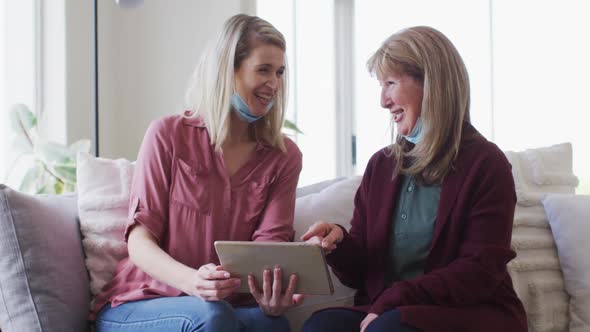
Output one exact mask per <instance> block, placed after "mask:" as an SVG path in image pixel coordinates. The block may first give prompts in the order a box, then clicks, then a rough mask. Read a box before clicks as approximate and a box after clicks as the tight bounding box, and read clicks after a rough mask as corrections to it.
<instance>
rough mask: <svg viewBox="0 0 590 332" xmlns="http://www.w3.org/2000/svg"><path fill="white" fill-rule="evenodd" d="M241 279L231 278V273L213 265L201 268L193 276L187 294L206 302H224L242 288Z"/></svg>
mask: <svg viewBox="0 0 590 332" xmlns="http://www.w3.org/2000/svg"><path fill="white" fill-rule="evenodd" d="M240 283H241V281H240V279H239V278H231V275H230V274H229V272H227V271H224V270H222V268H221V266H220V265H215V264H212V263H209V264H205V265H203V266H201V267H200V268H199V269H198V270H197V271H196V273H195V274H194V275H193V277H192V280H191V284H190V287H189V291H188V292H187V294H189V295H193V296H198V297H200V298H201V299H203V300H204V301H219V300H223V299H224V298H226V297H227V296H229V295H230V294H231V293H233V292H234V291H235V290H236V289H237V288H238V287H239V286H240Z"/></svg>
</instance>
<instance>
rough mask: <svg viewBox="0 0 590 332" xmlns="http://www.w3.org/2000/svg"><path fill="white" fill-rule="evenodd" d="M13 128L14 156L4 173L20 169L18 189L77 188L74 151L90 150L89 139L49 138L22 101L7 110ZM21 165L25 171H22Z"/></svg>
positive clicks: (57, 191)
mask: <svg viewBox="0 0 590 332" xmlns="http://www.w3.org/2000/svg"><path fill="white" fill-rule="evenodd" d="M10 122H11V126H12V129H13V132H14V137H13V141H12V147H13V149H14V150H15V152H16V154H17V157H16V158H15V159H14V161H13V162H12V165H11V167H9V169H8V172H7V174H6V177H7V179H9V178H10V177H11V176H16V174H15V173H16V170H17V169H19V170H20V173H21V178H20V184H19V185H18V189H19V190H20V191H22V192H26V193H31V194H62V193H65V192H72V191H75V189H76V154H77V153H78V152H79V151H83V152H88V151H90V140H87V139H82V140H79V141H76V142H74V143H72V144H71V145H69V146H66V145H63V144H59V143H56V142H52V141H50V140H48V139H46V138H45V137H43V136H42V135H41V132H40V130H39V128H38V123H39V122H38V119H37V117H36V116H35V114H33V112H31V110H30V109H29V108H28V107H27V106H26V105H23V104H16V105H14V106H13V107H12V109H11V110H10ZM23 167H24V173H23Z"/></svg>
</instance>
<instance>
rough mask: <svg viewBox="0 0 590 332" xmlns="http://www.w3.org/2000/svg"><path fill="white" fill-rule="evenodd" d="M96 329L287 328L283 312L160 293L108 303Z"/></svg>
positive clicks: (185, 331)
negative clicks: (277, 313)
mask: <svg viewBox="0 0 590 332" xmlns="http://www.w3.org/2000/svg"><path fill="white" fill-rule="evenodd" d="M96 328H97V331H99V332H110V331H119V332H122V331H183V332H189V331H190V332H205V331H216V332H217V331H219V332H225V331H244V332H245V331H290V328H289V322H288V321H287V319H286V318H285V317H284V316H281V317H270V316H267V315H265V314H264V313H263V312H262V311H261V310H260V308H259V307H240V308H234V307H232V306H231V304H229V303H227V302H225V301H218V302H206V301H203V300H201V299H200V298H198V297H194V296H180V297H161V298H155V299H150V300H142V301H135V302H128V303H124V304H121V305H120V306H117V307H115V308H112V307H111V305H110V304H107V305H105V306H104V308H102V310H101V311H100V313H99V314H98V317H97V319H96Z"/></svg>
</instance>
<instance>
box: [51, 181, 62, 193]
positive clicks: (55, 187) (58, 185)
mask: <svg viewBox="0 0 590 332" xmlns="http://www.w3.org/2000/svg"><path fill="white" fill-rule="evenodd" d="M53 190H54V191H55V193H56V194H57V195H59V194H61V193H63V191H64V184H63V182H60V181H55V184H54V185H53Z"/></svg>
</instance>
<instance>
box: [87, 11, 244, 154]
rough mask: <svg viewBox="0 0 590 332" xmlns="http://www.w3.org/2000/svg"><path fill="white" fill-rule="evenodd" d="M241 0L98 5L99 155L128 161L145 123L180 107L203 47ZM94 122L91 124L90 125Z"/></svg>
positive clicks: (135, 150)
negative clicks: (125, 7)
mask: <svg viewBox="0 0 590 332" xmlns="http://www.w3.org/2000/svg"><path fill="white" fill-rule="evenodd" d="M250 5H251V3H250V2H249V1H243V0H242V1H240V0H216V1H205V0H174V1H165V0H148V1H145V2H144V3H143V5H141V6H140V7H138V8H134V9H122V8H120V7H118V6H117V5H116V4H115V1H104V0H99V8H98V9H99V11H98V13H99V14H98V15H99V20H98V25H99V29H98V32H99V46H98V49H99V82H100V83H99V95H100V99H99V110H100V118H99V126H100V128H99V133H100V146H99V150H100V155H101V156H103V157H108V158H121V157H122V158H128V159H135V158H136V156H137V150H138V148H139V145H140V143H141V140H142V138H143V134H144V132H145V130H146V128H147V126H148V124H149V123H150V121H151V120H153V119H155V118H157V117H160V116H163V115H167V114H173V113H178V112H180V111H181V110H182V108H181V107H182V105H183V98H184V92H185V88H186V84H187V82H188V78H189V76H190V74H191V73H192V70H193V67H194V65H195V64H196V61H197V58H198V56H199V54H200V52H201V51H202V49H203V46H204V45H205V44H206V42H207V41H208V40H209V39H210V38H214V36H215V34H216V33H217V31H219V29H220V28H221V26H222V24H223V22H224V21H225V20H226V19H227V18H228V17H230V16H231V15H234V14H236V13H238V12H240V10H241V9H246V10H247V11H249V10H250V8H249V7H247V6H250ZM90 123H93V122H90Z"/></svg>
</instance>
